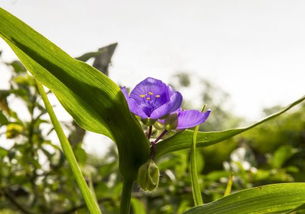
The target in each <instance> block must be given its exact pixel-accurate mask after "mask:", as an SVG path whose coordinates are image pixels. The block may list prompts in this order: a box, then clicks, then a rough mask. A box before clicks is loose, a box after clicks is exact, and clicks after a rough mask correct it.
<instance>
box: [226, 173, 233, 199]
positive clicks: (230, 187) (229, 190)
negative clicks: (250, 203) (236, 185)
mask: <svg viewBox="0 0 305 214" xmlns="http://www.w3.org/2000/svg"><path fill="white" fill-rule="evenodd" d="M232 185H233V175H232V174H231V175H230V176H229V179H228V183H227V187H226V190H225V193H224V196H227V195H230V194H231V190H232Z"/></svg>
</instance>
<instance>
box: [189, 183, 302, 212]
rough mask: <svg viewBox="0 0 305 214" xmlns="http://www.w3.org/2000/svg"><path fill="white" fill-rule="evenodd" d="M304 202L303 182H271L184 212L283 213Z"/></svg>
mask: <svg viewBox="0 0 305 214" xmlns="http://www.w3.org/2000/svg"><path fill="white" fill-rule="evenodd" d="M304 202H305V183H285V184H272V185H265V186H260V187H255V188H251V189H246V190H242V191H240V192H236V193H233V194H231V195H229V196H226V197H224V198H221V199H219V200H217V201H213V202H211V203H208V204H205V205H203V206H199V207H195V208H192V209H190V210H188V211H187V212H185V213H184V214H202V213H204V214H245V213H247V214H267V213H283V212H285V211H288V210H292V209H295V208H297V207H299V206H300V205H302V204H303V203H304Z"/></svg>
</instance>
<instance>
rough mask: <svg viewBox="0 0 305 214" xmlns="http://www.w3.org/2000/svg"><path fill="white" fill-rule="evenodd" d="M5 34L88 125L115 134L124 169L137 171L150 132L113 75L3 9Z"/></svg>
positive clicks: (0, 30) (128, 173)
mask: <svg viewBox="0 0 305 214" xmlns="http://www.w3.org/2000/svg"><path fill="white" fill-rule="evenodd" d="M0 20H1V21H0V37H2V38H3V39H4V40H5V41H6V42H7V43H8V44H9V46H10V47H11V48H12V49H13V51H14V52H15V53H16V55H17V56H18V58H19V59H20V60H21V62H22V63H23V64H24V65H25V67H26V68H27V69H28V70H29V71H30V72H31V73H32V74H33V75H34V77H35V78H37V79H38V80H39V82H41V83H42V84H44V85H45V86H46V87H48V88H49V89H51V90H52V92H53V93H54V94H55V95H56V97H57V98H58V99H59V101H60V102H61V103H62V105H63V106H64V107H65V109H66V110H67V111H68V112H69V113H70V114H71V115H72V116H73V118H74V119H75V120H76V122H77V123H78V124H79V125H80V126H81V127H82V128H84V129H87V130H89V131H93V132H97V133H101V134H104V135H106V136H108V137H110V138H112V139H113V140H114V141H115V142H116V143H117V146H118V150H119V155H120V169H121V173H122V174H123V175H124V176H125V177H130V178H131V177H132V178H133V179H134V178H135V176H136V173H137V169H138V167H139V166H140V165H141V164H142V163H144V162H145V161H146V160H147V158H148V154H149V147H148V143H147V140H146V138H145V135H144V133H143V131H142V129H141V127H140V125H139V123H138V122H137V121H136V119H135V118H134V116H133V115H131V113H130V112H129V109H128V106H127V103H126V101H125V99H124V96H123V94H122V93H121V91H120V88H119V87H118V86H117V85H116V84H115V83H114V82H113V81H111V80H110V79H109V78H108V77H107V76H105V75H104V74H102V72H99V71H98V70H96V69H95V68H93V67H91V66H89V65H88V64H86V63H83V62H81V61H78V60H76V59H74V58H72V57H71V56H69V55H68V54H66V53H65V52H64V51H63V50H61V49H60V48H59V47H57V46H56V45H54V44H53V43H52V42H50V41H49V40H47V39H46V38H45V37H43V36H42V35H40V34H39V33H37V32H36V31H35V30H33V29H32V28H31V27H29V26H28V25H26V24H25V23H23V22H22V21H21V20H19V19H18V18H16V17H14V16H13V15H11V14H9V13H8V12H6V11H5V10H3V9H0Z"/></svg>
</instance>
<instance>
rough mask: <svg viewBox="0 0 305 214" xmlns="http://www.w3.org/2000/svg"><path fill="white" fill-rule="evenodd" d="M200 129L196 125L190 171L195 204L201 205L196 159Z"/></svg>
mask: <svg viewBox="0 0 305 214" xmlns="http://www.w3.org/2000/svg"><path fill="white" fill-rule="evenodd" d="M205 108H206V106H205V105H204V106H203V108H202V110H201V111H202V112H203V111H204V109H205ZM198 131H199V125H198V126H196V127H195V130H194V135H193V143H192V148H191V164H190V166H191V167H190V173H191V183H192V194H193V199H194V204H195V206H199V205H202V204H203V200H202V196H201V191H200V185H199V182H198V174H197V160H196V144H197V134H198Z"/></svg>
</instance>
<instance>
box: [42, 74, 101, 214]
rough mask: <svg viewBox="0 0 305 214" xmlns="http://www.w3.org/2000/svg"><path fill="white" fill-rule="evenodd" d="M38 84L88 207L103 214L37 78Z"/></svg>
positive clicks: (96, 212) (91, 211)
mask: <svg viewBox="0 0 305 214" xmlns="http://www.w3.org/2000/svg"><path fill="white" fill-rule="evenodd" d="M36 85H37V89H38V91H39V93H40V95H41V98H42V100H43V102H44V105H45V107H46V109H47V111H48V114H49V116H50V119H51V121H52V124H53V126H54V129H55V131H56V134H57V136H58V138H59V141H60V144H61V147H62V150H63V152H64V154H65V156H66V158H67V160H68V163H69V165H70V167H71V169H72V172H73V175H74V178H75V180H76V182H77V184H78V187H79V188H80V191H81V193H82V195H83V197H84V199H85V202H86V204H87V207H88V209H89V211H90V213H91V214H101V213H102V212H101V211H100V208H99V205H98V203H97V202H96V200H95V198H94V196H93V194H92V192H91V191H90V189H89V188H88V186H87V183H86V181H85V179H84V177H83V175H82V172H81V170H80V168H79V166H78V164H77V161H76V158H75V156H74V153H73V150H72V148H71V146H70V143H69V141H68V139H67V137H66V136H65V134H64V131H63V129H62V127H61V125H60V123H59V121H58V119H57V117H56V115H55V112H54V110H53V107H52V105H51V103H50V102H49V99H48V97H47V94H46V92H45V91H44V89H43V86H42V85H41V84H40V83H39V82H38V81H37V80H36Z"/></svg>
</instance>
